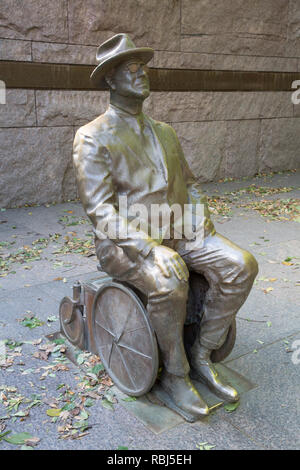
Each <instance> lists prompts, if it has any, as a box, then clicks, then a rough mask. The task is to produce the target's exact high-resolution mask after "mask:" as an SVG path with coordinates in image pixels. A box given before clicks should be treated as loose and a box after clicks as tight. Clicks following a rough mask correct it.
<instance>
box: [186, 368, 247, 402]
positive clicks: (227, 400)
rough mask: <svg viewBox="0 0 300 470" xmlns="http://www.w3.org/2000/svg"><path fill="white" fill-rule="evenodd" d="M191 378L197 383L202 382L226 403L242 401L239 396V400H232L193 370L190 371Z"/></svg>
mask: <svg viewBox="0 0 300 470" xmlns="http://www.w3.org/2000/svg"><path fill="white" fill-rule="evenodd" d="M190 378H191V379H192V380H197V382H201V383H202V384H204V385H206V386H207V387H208V388H209V390H210V391H211V392H212V393H213V394H214V395H216V396H217V397H219V398H221V399H222V400H224V401H225V402H228V403H236V402H238V401H239V399H240V397H239V395H238V396H237V398H232V397H229V396H228V395H227V394H226V393H224V392H222V391H221V390H218V389H216V388H215V387H214V385H212V384H211V383H210V382H209V380H207V379H206V378H205V377H202V376H201V375H199V374H198V373H197V372H196V371H194V370H192V369H191V371H190Z"/></svg>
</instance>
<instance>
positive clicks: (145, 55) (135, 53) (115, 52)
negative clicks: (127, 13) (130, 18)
mask: <svg viewBox="0 0 300 470" xmlns="http://www.w3.org/2000/svg"><path fill="white" fill-rule="evenodd" d="M153 54H154V50H153V49H151V48H150V47H136V46H135V44H134V42H133V41H132V40H131V39H130V37H129V36H128V34H116V35H115V36H113V37H112V38H110V39H108V40H107V41H105V42H104V43H103V44H100V46H99V47H98V50H97V54H96V59H97V61H98V65H97V67H96V68H95V69H94V70H93V72H92V74H91V77H90V78H91V80H92V82H93V83H94V84H95V85H98V86H99V85H100V86H105V85H106V82H105V80H104V77H105V74H106V73H107V72H108V71H109V70H111V69H112V68H114V67H115V66H116V65H118V64H120V63H121V62H124V60H128V59H139V60H142V61H143V62H144V63H145V64H146V63H147V62H149V60H151V59H152V57H153Z"/></svg>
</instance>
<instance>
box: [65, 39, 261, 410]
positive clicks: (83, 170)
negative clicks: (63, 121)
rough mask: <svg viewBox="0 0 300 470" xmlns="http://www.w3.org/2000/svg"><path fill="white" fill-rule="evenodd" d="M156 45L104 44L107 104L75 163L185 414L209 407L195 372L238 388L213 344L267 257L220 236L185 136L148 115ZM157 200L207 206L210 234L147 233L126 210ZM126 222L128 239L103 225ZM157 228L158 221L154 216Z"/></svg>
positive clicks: (105, 247) (92, 213)
mask: <svg viewBox="0 0 300 470" xmlns="http://www.w3.org/2000/svg"><path fill="white" fill-rule="evenodd" d="M153 53H154V51H153V50H152V49H151V48H146V47H143V48H137V47H136V46H135V45H134V43H133V42H132V41H131V39H130V38H129V37H128V35H127V34H117V35H115V36H114V37H112V38H111V39H109V40H107V41H106V42H104V43H103V44H101V45H100V46H99V48H98V51H97V60H98V62H99V64H98V66H97V67H96V68H95V70H94V71H93V73H92V75H91V79H92V80H93V82H94V84H96V85H98V86H101V87H103V85H104V84H105V85H106V86H107V85H108V87H109V90H110V104H109V107H108V109H107V111H106V112H105V113H104V114H103V115H101V116H99V117H98V118H96V119H95V120H93V121H92V122H90V123H88V124H87V125H85V126H83V127H81V128H80V129H79V130H78V131H77V133H76V137H75V141H74V165H75V171H76V178H77V184H78V190H79V195H80V198H81V201H82V203H83V206H84V208H85V211H86V213H87V215H88V217H89V218H90V220H91V221H92V223H93V226H94V233H95V243H96V253H97V257H98V259H99V262H100V265H101V268H102V269H103V271H105V272H107V273H108V274H109V275H110V276H112V277H113V278H115V279H117V280H120V281H126V282H127V283H128V284H130V285H132V286H133V287H134V288H136V289H138V290H139V291H141V292H142V293H143V294H144V295H145V296H146V298H147V311H148V314H149V318H150V321H151V324H152V326H153V328H154V330H155V333H156V336H157V341H158V345H159V349H160V354H161V359H162V363H163V370H162V373H161V376H160V378H159V380H160V385H159V386H160V388H161V389H162V390H163V391H164V394H166V395H167V396H168V397H169V398H170V401H172V403H173V404H174V407H175V409H176V410H177V411H178V412H179V413H181V414H182V416H184V417H186V418H187V417H193V418H194V419H198V418H200V417H203V416H205V415H207V414H208V413H209V409H208V407H207V404H206V403H205V402H204V400H203V399H202V398H201V396H200V395H199V393H198V392H197V391H196V389H195V387H194V386H193V384H192V382H191V380H190V377H191V378H192V379H197V380H200V381H202V382H204V383H205V384H206V385H207V386H208V387H209V388H210V389H211V390H212V391H213V393H215V394H216V395H217V396H219V397H221V398H222V399H223V400H225V401H228V402H235V401H237V400H238V399H239V397H238V393H237V391H236V390H235V389H234V388H233V387H231V386H229V385H228V384H227V383H223V382H222V381H221V379H220V377H219V376H218V373H217V372H216V370H215V368H214V366H213V364H212V362H211V360H210V355H211V352H212V350H215V349H218V348H220V347H221V345H222V344H223V343H224V340H225V338H226V335H227V332H228V329H229V327H230V325H231V323H232V321H233V320H234V318H235V315H236V313H237V312H238V310H239V308H240V307H241V306H242V304H243V303H244V302H245V300H246V298H247V296H248V294H249V292H250V289H251V287H252V284H253V281H254V279H255V277H256V275H257V271H258V268H257V262H256V260H255V258H254V257H253V256H252V255H251V254H250V253H249V252H247V251H245V250H243V249H241V248H239V247H238V246H236V245H235V244H234V243H232V242H230V241H229V240H228V239H226V238H225V237H223V236H222V235H220V234H218V233H216V231H215V228H214V225H213V223H212V221H211V219H210V215H209V212H208V207H207V202H206V198H205V196H204V195H203V194H202V193H201V189H200V188H199V185H198V184H197V181H196V179H195V177H194V176H193V174H192V172H191V171H190V169H189V167H188V164H187V162H186V160H185V158H184V155H183V152H182V149H181V146H180V143H179V141H178V138H177V136H176V133H175V131H174V129H173V128H172V127H170V126H169V125H168V124H164V123H162V122H158V121H155V120H153V119H151V118H150V117H148V116H147V115H145V114H143V112H142V107H143V101H144V100H145V99H146V98H147V97H148V96H149V94H150V91H149V80H148V75H147V69H146V66H145V64H146V63H147V62H149V61H150V59H151V58H152V57H153ZM121 196H122V197H123V198H124V197H126V198H127V204H128V206H130V205H133V204H139V205H143V207H146V208H147V209H148V211H149V214H150V212H151V211H150V206H151V205H154V204H158V205H159V204H163V203H165V204H167V205H168V206H172V205H173V204H178V205H180V206H181V207H183V206H184V205H185V204H202V206H203V205H204V212H203V220H202V222H203V227H204V237H203V238H204V240H203V243H202V245H201V246H199V247H198V248H196V249H195V247H193V248H189V245H188V244H186V243H184V240H183V239H176V237H174V236H173V237H172V236H170V237H164V233H163V232H159V233H160V236H158V237H156V238H155V237H152V238H151V236H150V235H149V233H145V231H143V230H138V229H137V228H136V226H135V225H133V224H131V220H130V218H129V217H127V218H126V216H125V215H124V213H123V211H121V210H120V207H119V198H120V197H121ZM112 221H114V222H115V224H116V226H117V227H118V228H119V229H120V228H124V227H125V226H126V229H127V232H126V237H124V236H118V234H119V232H118V230H117V234H116V235H115V236H112V235H108V236H106V237H105V236H103V235H102V233H103V227H104V226H107V224H109V223H111V222H112ZM148 222H149V225H151V220H149V221H148ZM189 270H191V271H195V272H197V273H202V274H203V275H204V276H205V278H206V279H207V281H208V283H209V290H208V292H207V295H206V300H205V305H204V314H203V318H202V321H201V325H200V327H201V329H200V332H199V334H198V337H197V339H196V341H195V343H194V345H193V347H192V349H191V357H190V359H189V362H188V360H187V356H186V352H185V349H184V344H183V326H184V322H185V318H186V303H187V295H188V277H189Z"/></svg>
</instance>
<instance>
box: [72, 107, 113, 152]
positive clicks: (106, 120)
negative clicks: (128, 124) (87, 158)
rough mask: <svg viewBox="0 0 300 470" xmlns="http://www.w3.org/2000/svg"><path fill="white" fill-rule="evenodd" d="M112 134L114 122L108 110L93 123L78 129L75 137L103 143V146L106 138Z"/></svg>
mask: <svg viewBox="0 0 300 470" xmlns="http://www.w3.org/2000/svg"><path fill="white" fill-rule="evenodd" d="M114 132H115V122H114V120H113V116H112V114H111V112H110V110H109V109H108V110H107V111H106V112H105V113H104V114H101V115H100V116H98V117H97V118H96V119H94V120H93V121H91V122H88V123H87V124H85V125H84V126H82V127H80V128H79V129H78V131H77V132H76V137H77V138H78V137H87V138H91V139H92V140H95V141H97V142H99V143H101V141H103V144H104V143H105V142H106V141H107V138H108V137H109V136H110V135H113V134H114ZM76 137H75V139H76Z"/></svg>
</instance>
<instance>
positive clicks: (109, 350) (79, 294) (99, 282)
mask: <svg viewBox="0 0 300 470" xmlns="http://www.w3.org/2000/svg"><path fill="white" fill-rule="evenodd" d="M207 290H208V283H207V281H206V279H205V278H204V277H203V276H202V275H201V274H198V273H195V272H190V278H189V294H188V302H187V317H186V323H185V326H184V346H185V350H186V354H187V357H188V358H189V351H190V348H191V346H192V345H193V343H194V341H195V338H196V336H197V332H198V329H199V328H200V324H201V318H202V315H203V304H204V300H205V295H206V292H207ZM146 304H147V299H146V298H145V296H144V295H143V294H142V293H141V292H140V291H138V290H137V289H135V288H134V286H132V285H129V284H127V283H124V282H120V281H117V280H115V279H113V278H112V277H110V276H109V275H107V274H106V273H104V272H99V275H98V276H97V277H96V278H95V279H93V280H90V281H88V282H80V281H77V282H76V283H75V284H74V285H73V298H70V297H64V298H63V299H62V301H61V303H60V307H59V318H60V329H61V333H62V334H63V335H64V336H65V337H66V338H67V339H68V341H70V343H72V344H73V345H74V346H77V347H79V348H80V349H82V350H86V351H89V352H91V353H93V354H96V355H98V356H100V359H101V361H102V363H103V365H104V367H105V370H106V372H107V373H108V375H109V376H110V377H111V379H112V380H113V382H114V383H115V385H116V386H117V387H118V388H119V389H120V390H121V391H122V392H124V393H125V394H127V395H130V396H134V397H139V396H142V395H144V394H146V393H148V392H149V391H150V390H151V388H152V387H153V385H154V383H155V381H156V378H157V374H158V370H159V366H160V365H161V364H160V357H159V348H158V344H157V340H156V336H155V332H154V330H153V328H152V326H151V322H150V320H149V317H148V314H147V310H146ZM235 339H236V322H235V320H234V321H233V323H232V324H231V326H230V328H229V330H228V333H227V337H226V339H225V342H224V343H223V345H222V346H221V347H220V348H219V349H217V350H214V351H212V354H211V360H212V361H213V362H220V361H223V360H224V359H225V358H226V357H227V356H228V355H229V354H230V352H231V351H232V349H233V347H234V343H235Z"/></svg>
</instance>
